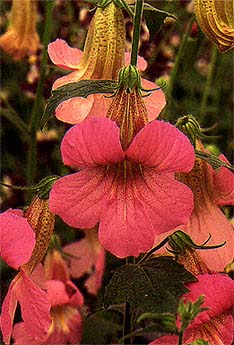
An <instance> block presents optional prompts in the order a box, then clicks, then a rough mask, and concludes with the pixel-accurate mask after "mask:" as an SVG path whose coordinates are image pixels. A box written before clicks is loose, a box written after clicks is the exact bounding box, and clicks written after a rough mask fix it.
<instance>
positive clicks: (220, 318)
mask: <svg viewBox="0 0 234 345" xmlns="http://www.w3.org/2000/svg"><path fill="white" fill-rule="evenodd" d="M197 278H198V281H197V282H194V283H188V284H186V287H187V288H188V289H189V290H190V292H189V293H187V294H185V295H184V296H183V298H184V299H185V302H186V301H191V302H195V301H196V300H197V299H198V297H199V296H200V295H204V296H205V301H204V304H203V305H202V307H207V308H209V309H208V310H205V311H203V312H202V313H200V314H199V315H198V316H197V317H196V318H195V320H194V321H193V322H192V323H191V324H190V326H189V327H188V328H187V329H186V330H185V332H184V338H183V344H184V345H187V344H191V343H192V342H194V341H196V340H198V339H203V340H205V341H207V342H208V343H209V344H210V345H217V344H220V345H231V344H232V341H233V332H234V324H233V316H232V309H233V306H234V282H233V280H232V279H230V278H229V277H227V276H225V275H222V274H202V275H198V276H197ZM178 324H179V321H178ZM169 344H170V345H177V344H178V337H177V336H175V335H173V336H172V335H171V336H170V335H168V336H164V337H160V338H158V339H156V340H154V341H153V342H151V343H150V345H169Z"/></svg>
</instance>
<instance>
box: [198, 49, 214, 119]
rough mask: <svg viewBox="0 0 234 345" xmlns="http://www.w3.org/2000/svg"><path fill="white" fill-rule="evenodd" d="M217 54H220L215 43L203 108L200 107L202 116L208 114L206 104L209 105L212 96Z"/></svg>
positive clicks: (203, 96) (202, 102) (202, 103)
mask: <svg viewBox="0 0 234 345" xmlns="http://www.w3.org/2000/svg"><path fill="white" fill-rule="evenodd" d="M217 56H218V50H217V48H216V46H215V45H213V48H212V53H211V61H210V64H209V69H208V74H207V78H206V83H205V88H204V92H203V95H202V100H201V108H200V113H201V117H202V116H204V115H205V114H206V106H207V101H208V97H209V96H210V90H211V83H212V81H213V77H214V71H215V66H216V61H217Z"/></svg>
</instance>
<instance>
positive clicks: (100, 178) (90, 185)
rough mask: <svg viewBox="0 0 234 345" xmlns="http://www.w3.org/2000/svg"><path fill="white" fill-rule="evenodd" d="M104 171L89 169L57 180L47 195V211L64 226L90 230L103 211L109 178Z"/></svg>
mask: <svg viewBox="0 0 234 345" xmlns="http://www.w3.org/2000/svg"><path fill="white" fill-rule="evenodd" d="M105 175H106V169H105V168H101V167H99V168H92V169H91V168H90V169H84V170H83V171H81V172H79V173H76V174H73V175H68V176H65V177H62V178H61V179H59V180H57V181H56V182H55V184H54V185H53V187H52V190H51V192H50V210H51V212H53V213H55V214H57V215H59V216H60V217H61V218H62V219H63V220H64V221H65V222H66V223H67V224H68V225H70V226H74V227H77V228H92V227H93V226H95V225H96V224H97V223H98V221H99V219H100V213H101V212H102V211H103V207H104V202H105V200H106V195H108V193H109V190H110V187H111V184H112V181H113V178H114V177H113V176H112V177H111V176H109V174H108V175H106V176H105Z"/></svg>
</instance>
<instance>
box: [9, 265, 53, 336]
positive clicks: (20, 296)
mask: <svg viewBox="0 0 234 345" xmlns="http://www.w3.org/2000/svg"><path fill="white" fill-rule="evenodd" d="M21 275H22V279H21V280H20V281H19V284H18V285H17V288H16V289H15V295H16V298H17V300H18V301H19V304H20V307H21V313H22V318H23V320H24V325H25V329H27V332H28V334H29V335H32V336H33V337H34V338H35V339H37V338H38V339H41V338H43V337H44V336H45V335H46V334H47V331H48V329H49V327H50V324H51V319H50V307H51V305H50V303H49V301H48V297H47V294H46V292H45V291H43V290H42V289H41V288H39V287H38V286H37V285H36V284H34V283H33V281H32V280H31V279H30V278H29V277H28V276H27V275H26V274H25V272H24V271H23V270H21Z"/></svg>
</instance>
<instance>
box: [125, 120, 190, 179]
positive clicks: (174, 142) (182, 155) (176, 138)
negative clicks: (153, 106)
mask: <svg viewBox="0 0 234 345" xmlns="http://www.w3.org/2000/svg"><path fill="white" fill-rule="evenodd" d="M126 155H127V158H128V159H129V160H131V161H132V162H134V163H138V164H139V163H140V164H143V165H145V166H152V167H155V168H156V171H157V172H158V173H160V172H188V171H190V170H191V169H192V167H193V165H194V150H193V147H192V145H191V144H190V141H189V140H188V138H187V137H186V136H185V135H184V134H182V133H181V132H180V131H179V130H178V129H177V128H175V127H174V126H172V125H171V124H170V123H166V122H164V121H153V122H151V123H148V124H147V125H146V126H145V127H144V128H143V129H142V130H141V131H140V132H139V133H138V134H137V135H136V137H135V138H134V139H133V141H132V143H131V145H130V146H129V148H128V150H127V152H126Z"/></svg>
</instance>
